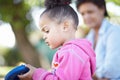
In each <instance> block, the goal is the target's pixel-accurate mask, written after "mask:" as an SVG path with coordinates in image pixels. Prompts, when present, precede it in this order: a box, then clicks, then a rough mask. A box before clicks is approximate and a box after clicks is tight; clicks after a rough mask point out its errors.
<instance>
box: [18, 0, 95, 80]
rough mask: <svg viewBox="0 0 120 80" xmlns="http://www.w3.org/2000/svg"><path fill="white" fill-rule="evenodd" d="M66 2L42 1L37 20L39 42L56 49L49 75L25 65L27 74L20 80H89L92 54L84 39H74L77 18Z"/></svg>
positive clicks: (66, 0)
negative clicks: (41, 9) (43, 2)
mask: <svg viewBox="0 0 120 80" xmlns="http://www.w3.org/2000/svg"><path fill="white" fill-rule="evenodd" d="M70 2H71V1H69V0H46V1H45V6H46V10H45V11H44V12H43V13H42V14H41V16H40V22H39V24H40V28H41V31H42V32H43V36H44V37H43V38H44V39H45V42H46V43H47V45H48V46H49V47H50V48H51V49H55V48H58V47H59V49H58V51H57V52H56V53H55V55H54V58H53V62H52V71H51V72H49V71H46V70H44V69H42V68H35V67H32V66H31V65H26V66H27V67H28V68H29V69H30V71H29V72H28V73H26V74H24V75H19V77H20V79H21V80H92V75H93V73H94V71H95V68H96V60H95V53H94V51H93V49H92V47H91V44H90V43H89V42H88V41H87V40H85V39H75V32H76V29H77V26H78V16H77V14H76V12H75V11H74V10H73V8H72V7H70V5H69V4H70Z"/></svg>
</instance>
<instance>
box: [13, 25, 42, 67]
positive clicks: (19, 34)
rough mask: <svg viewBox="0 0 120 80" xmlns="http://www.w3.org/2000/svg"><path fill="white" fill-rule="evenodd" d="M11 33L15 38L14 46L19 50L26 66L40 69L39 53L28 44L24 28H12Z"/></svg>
mask: <svg viewBox="0 0 120 80" xmlns="http://www.w3.org/2000/svg"><path fill="white" fill-rule="evenodd" d="M13 31H14V33H15V37H16V45H17V47H18V49H19V50H20V52H21V54H22V57H23V59H24V61H25V63H27V64H31V65H33V66H35V67H40V59H39V57H40V56H39V53H38V52H37V51H36V49H35V48H34V47H33V46H32V45H31V43H30V42H29V40H28V38H27V36H26V34H25V29H24V28H19V29H16V28H14V27H13Z"/></svg>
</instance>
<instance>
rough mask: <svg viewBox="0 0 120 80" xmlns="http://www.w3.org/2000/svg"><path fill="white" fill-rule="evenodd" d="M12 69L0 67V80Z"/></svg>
mask: <svg viewBox="0 0 120 80" xmlns="http://www.w3.org/2000/svg"><path fill="white" fill-rule="evenodd" d="M12 68H13V67H11V66H10V67H8V66H6V67H4V66H2V67H1V66H0V78H2V77H4V76H5V75H6V74H7V73H8V72H9V71H10V70H11V69H12Z"/></svg>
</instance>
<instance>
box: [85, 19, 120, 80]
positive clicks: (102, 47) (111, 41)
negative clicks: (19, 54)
mask: <svg viewBox="0 0 120 80" xmlns="http://www.w3.org/2000/svg"><path fill="white" fill-rule="evenodd" d="M94 35H95V33H94V31H93V30H92V29H91V30H90V32H89V34H88V35H87V39H88V40H90V42H91V43H92V44H93V45H94ZM95 53H96V67H97V69H96V75H97V76H98V77H99V78H104V77H105V78H109V79H110V80H120V26H116V25H113V24H111V23H110V22H109V21H107V20H106V19H104V20H103V22H102V25H101V27H100V29H99V32H98V41H97V44H96V48H95Z"/></svg>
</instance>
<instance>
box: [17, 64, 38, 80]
mask: <svg viewBox="0 0 120 80" xmlns="http://www.w3.org/2000/svg"><path fill="white" fill-rule="evenodd" d="M26 67H28V68H29V69H30V70H29V71H28V72H27V73H25V74H23V75H18V77H19V78H20V80H32V75H33V72H34V71H35V69H36V68H35V67H33V66H31V65H29V64H27V65H26Z"/></svg>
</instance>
